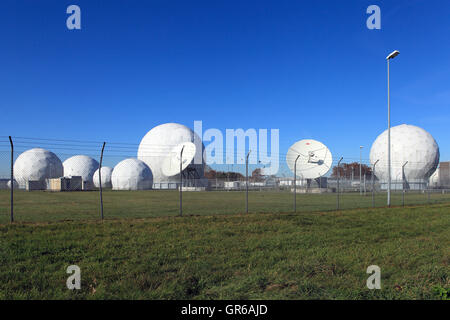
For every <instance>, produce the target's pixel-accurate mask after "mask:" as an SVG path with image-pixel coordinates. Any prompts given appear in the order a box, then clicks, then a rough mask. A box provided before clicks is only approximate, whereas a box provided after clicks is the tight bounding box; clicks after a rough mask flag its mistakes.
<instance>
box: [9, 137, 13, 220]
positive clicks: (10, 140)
mask: <svg viewBox="0 0 450 320" xmlns="http://www.w3.org/2000/svg"><path fill="white" fill-rule="evenodd" d="M9 143H10V144H11V182H10V184H11V223H12V222H14V144H13V141H12V138H11V136H9Z"/></svg>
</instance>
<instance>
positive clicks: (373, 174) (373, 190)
mask: <svg viewBox="0 0 450 320" xmlns="http://www.w3.org/2000/svg"><path fill="white" fill-rule="evenodd" d="M378 161H380V159H378V160H377V161H375V163H374V164H373V170H372V208H375V167H376V165H377V163H378Z"/></svg>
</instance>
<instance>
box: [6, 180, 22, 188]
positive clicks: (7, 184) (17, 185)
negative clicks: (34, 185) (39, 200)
mask: <svg viewBox="0 0 450 320" xmlns="http://www.w3.org/2000/svg"><path fill="white" fill-rule="evenodd" d="M6 186H7V187H8V189H11V180H8V182H7V183H6ZM13 186H14V189H18V188H19V184H18V183H17V181H16V180H13Z"/></svg>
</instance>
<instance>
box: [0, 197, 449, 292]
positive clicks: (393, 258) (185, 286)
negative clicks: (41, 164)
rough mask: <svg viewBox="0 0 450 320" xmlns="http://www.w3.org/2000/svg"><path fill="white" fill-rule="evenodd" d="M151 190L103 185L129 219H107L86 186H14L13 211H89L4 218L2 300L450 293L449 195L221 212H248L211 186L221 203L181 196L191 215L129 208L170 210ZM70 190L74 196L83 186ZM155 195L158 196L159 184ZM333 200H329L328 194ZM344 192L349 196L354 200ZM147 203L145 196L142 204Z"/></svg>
mask: <svg viewBox="0 0 450 320" xmlns="http://www.w3.org/2000/svg"><path fill="white" fill-rule="evenodd" d="M157 194H158V193H157V192H154V193H146V192H142V193H136V194H135V195H136V196H135V197H133V200H130V199H129V197H127V196H126V193H111V194H108V195H107V196H105V199H108V198H110V199H109V200H107V201H111V198H113V197H117V200H119V199H120V200H121V201H120V202H117V206H118V207H119V208H121V209H119V208H116V207H114V206H113V204H114V203H113V202H106V203H105V206H106V210H107V211H106V212H108V213H109V215H110V216H115V217H124V218H125V217H127V218H126V219H108V220H105V221H104V222H100V221H96V220H94V219H93V218H94V217H95V215H97V214H98V211H97V210H94V209H91V208H90V207H91V205H92V206H94V204H95V203H96V199H95V196H94V194H93V193H92V196H91V193H89V197H86V199H83V203H82V204H83V205H84V206H83V207H80V208H79V209H78V210H76V208H77V206H78V205H80V206H81V203H77V202H76V201H74V202H73V203H70V202H68V201H69V200H70V199H73V198H74V196H73V194H68V193H58V194H48V195H47V194H46V195H45V196H48V198H47V199H48V200H47V201H46V203H44V202H43V203H39V204H36V206H35V207H34V206H33V203H32V202H30V203H26V198H27V197H29V198H31V197H38V198H39V197H42V195H40V194H39V193H30V194H21V195H19V194H18V198H19V197H23V198H22V199H20V203H22V205H23V206H24V207H26V208H29V209H27V210H32V211H33V212H31V211H30V212H27V210H24V209H22V210H24V211H22V212H20V211H19V212H20V214H18V215H21V216H22V218H24V219H25V218H27V219H30V220H35V221H39V220H42V221H44V220H55V219H56V220H57V219H65V218H67V217H70V218H71V219H72V218H73V219H75V218H77V219H85V218H89V219H88V220H75V221H62V222H32V223H31V222H29V223H15V224H12V225H11V224H9V223H5V224H2V225H0V299H113V298H114V299H121V298H127V299H441V298H444V297H446V296H447V292H448V288H449V284H450V279H449V271H450V270H449V269H450V267H449V263H450V256H449V248H450V233H449V230H450V204H448V203H447V204H435V205H431V206H416V207H407V208H391V209H387V208H378V209H350V210H343V211H339V212H337V211H328V212H324V211H318V212H302V213H297V214H292V213H281V214H280V213H259V214H256V213H251V214H248V215H246V214H221V215H214V214H209V215H208V212H209V211H208V209H207V208H208V207H210V208H215V210H216V211H212V212H210V213H228V212H231V213H232V212H233V211H235V212H236V211H243V208H244V201H243V198H242V196H243V195H242V194H239V193H235V194H233V193H232V192H230V193H229V195H228V196H227V197H230V198H228V201H229V199H231V198H233V197H236V198H234V199H235V200H236V201H237V199H239V203H235V204H234V206H230V204H231V202H222V201H221V200H220V199H222V198H221V197H220V196H219V193H211V194H210V195H209V197H211V198H208V199H209V200H211V199H216V201H219V202H218V203H215V204H211V203H207V204H206V207H207V208H206V209H202V208H203V207H202V202H201V198H200V197H199V195H198V194H197V193H191V194H190V195H189V196H188V195H187V194H186V195H187V197H186V198H189V197H191V199H189V202H188V204H189V206H190V207H188V208H189V209H188V210H189V211H190V213H193V214H194V213H195V214H199V215H198V216H185V217H174V216H172V217H170V216H169V217H153V218H143V219H136V218H130V217H139V216H147V215H149V216H156V215H167V214H174V213H175V212H176V205H177V201H176V200H177V197H176V194H175V193H172V194H170V193H167V195H166V199H165V200H164V201H162V200H160V202H157V199H158V198H157V197H156V195H157ZM262 194H264V193H252V194H251V197H252V199H253V197H260V198H259V200H260V201H262V203H261V204H259V203H258V202H257V201H255V200H252V201H255V202H251V205H252V206H251V208H252V209H253V210H257V209H258V208H262V209H264V210H265V211H269V210H271V209H270V206H272V205H274V204H273V202H274V201H275V199H278V200H277V201H278V202H276V205H277V206H278V208H279V209H278V210H280V211H283V210H286V211H288V210H289V209H290V206H291V204H292V202H291V201H290V200H291V199H292V198H291V197H288V195H284V194H283V195H279V196H280V198H282V197H284V198H282V199H284V201H286V203H282V201H281V200H279V198H277V197H275V195H273V194H267V195H264V196H261V195H262ZM76 196H77V197H80V198H81V197H84V194H81V193H80V194H77V195H76ZM291 196H292V195H291ZM422 196H423V195H422ZM433 196H436V195H433ZM71 197H72V198H71ZM159 197H160V199H162V198H163V197H162V196H161V194H160V195H159ZM197 197H198V198H197ZM239 197H240V198H239ZM3 198H4V195H2V199H3ZM88 198H89V199H90V200H89V201H88ZM299 198H300V197H299ZM27 199H28V198H27ZM39 199H40V198H39ZM303 199H308V200H310V201H313V200H312V199H315V201H317V203H319V202H320V201H324V199H328V198H324V197H323V195H322V196H319V197H318V198H314V197H313V196H307V197H305V198H303ZM329 199H330V200H329V201H330V203H329V205H330V206H331V202H332V201H331V199H332V197H330V198H329ZM351 199H356V198H351ZM187 200H188V199H187ZM194 200H195V201H194ZM396 200H398V199H396ZM27 201H31V200H27ZM122 201H123V202H122ZM347 201H348V203H349V204H348V206H351V205H350V198H349V199H348V200H347ZM360 201H361V200H360V199H359V200H358V201H357V202H358V203H360ZM380 201H381V199H380ZM143 204H148V208H144V206H143ZM258 205H259V207H258ZM309 205H311V203H309ZM2 206H4V205H3V204H2ZM33 208H34V209H33ZM49 208H51V210H50V209H49ZM81 208H86V209H85V210H86V211H83V210H84V209H83V210H82V209H81ZM158 208H159V209H158ZM329 209H331V208H329ZM3 210H4V208H3ZM17 210H19V209H17ZM88 210H92V212H91V211H88ZM158 210H161V211H158ZM191 210H192V211H191ZM304 210H306V209H304ZM5 214H6V212H5ZM72 215H76V217H72ZM72 264H76V265H78V266H79V267H80V268H81V278H82V284H81V285H82V289H81V290H79V291H76V290H75V291H70V290H68V289H67V288H66V286H65V283H66V279H67V277H68V276H69V275H68V274H66V268H67V266H69V265H72ZM372 264H375V265H378V266H379V267H380V268H381V278H382V280H381V286H382V289H381V290H369V289H367V288H366V280H367V277H368V276H369V275H368V274H366V269H367V267H368V266H369V265H372Z"/></svg>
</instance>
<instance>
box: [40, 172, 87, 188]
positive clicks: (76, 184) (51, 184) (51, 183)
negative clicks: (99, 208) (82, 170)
mask: <svg viewBox="0 0 450 320" xmlns="http://www.w3.org/2000/svg"><path fill="white" fill-rule="evenodd" d="M84 187H85V186H84V183H83V181H82V179H81V177H80V176H74V177H70V178H68V177H60V178H53V179H47V190H49V191H81V190H85V188H84Z"/></svg>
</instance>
